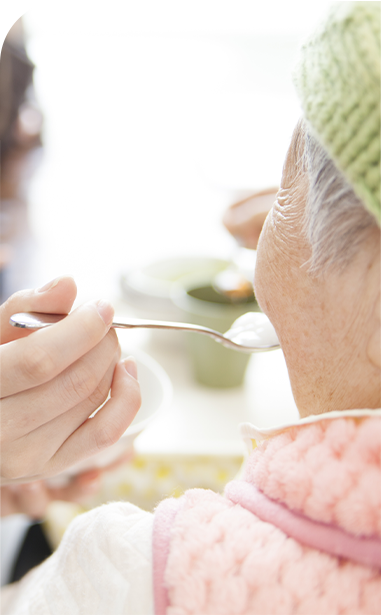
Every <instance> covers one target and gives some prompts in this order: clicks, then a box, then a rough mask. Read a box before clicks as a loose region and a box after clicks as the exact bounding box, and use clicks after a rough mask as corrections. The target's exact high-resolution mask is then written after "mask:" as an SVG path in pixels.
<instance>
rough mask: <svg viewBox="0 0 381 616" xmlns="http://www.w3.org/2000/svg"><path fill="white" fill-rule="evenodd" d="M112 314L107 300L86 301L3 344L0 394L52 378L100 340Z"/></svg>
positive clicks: (109, 323)
mask: <svg viewBox="0 0 381 616" xmlns="http://www.w3.org/2000/svg"><path fill="white" fill-rule="evenodd" d="M113 316H114V310H113V308H112V306H111V305H110V304H108V303H107V302H103V301H98V302H88V303H87V304H84V305H82V306H79V308H77V309H76V310H74V311H73V312H72V313H71V314H69V315H68V316H67V317H66V318H65V319H63V320H62V321H60V322H59V323H56V324H54V325H52V326H50V327H48V328H46V329H42V330H38V331H35V332H33V334H32V335H30V336H28V337H27V338H23V339H20V340H14V341H12V342H9V343H8V344H7V345H2V346H1V347H0V361H1V366H2V368H3V369H2V383H1V386H2V389H1V397H5V396H9V395H13V394H15V393H17V392H20V391H24V390H26V389H31V388H33V387H36V386H38V385H41V384H43V383H46V382H48V381H50V380H52V379H53V378H54V377H56V376H57V375H58V374H60V373H61V372H63V370H65V369H66V368H67V367H68V366H69V365H70V364H72V363H74V362H75V361H76V360H77V359H78V358H80V357H81V356H82V355H84V354H85V353H87V352H88V351H89V350H90V349H92V348H93V347H94V346H95V345H96V344H97V343H99V342H100V340H102V338H103V337H104V336H105V334H106V333H107V331H108V330H109V328H110V325H111V323H112V319H113Z"/></svg>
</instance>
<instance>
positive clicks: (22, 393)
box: [0, 278, 140, 485]
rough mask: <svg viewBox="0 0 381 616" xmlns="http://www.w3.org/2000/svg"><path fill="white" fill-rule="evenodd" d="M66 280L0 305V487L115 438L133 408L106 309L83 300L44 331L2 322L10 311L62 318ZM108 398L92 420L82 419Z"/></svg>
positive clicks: (71, 290) (132, 381)
mask: <svg viewBox="0 0 381 616" xmlns="http://www.w3.org/2000/svg"><path fill="white" fill-rule="evenodd" d="M75 297H76V286H75V283H74V281H73V280H72V279H71V278H60V279H56V280H55V281H53V283H51V284H50V285H47V286H46V288H42V289H40V290H37V291H30V290H28V291H21V292H19V293H16V294H15V295H13V296H12V297H11V298H10V299H9V300H8V301H7V302H6V303H5V304H3V305H2V306H1V308H0V332H1V346H0V361H1V407H2V410H1V467H0V476H1V484H2V485H6V484H10V483H26V482H29V481H36V480H39V479H43V478H46V477H50V476H53V475H56V474H57V473H60V472H61V471H63V470H64V469H65V468H67V467H69V466H72V465H73V464H75V463H76V462H78V461H79V460H82V459H84V458H87V457H89V456H91V455H93V454H95V453H97V452H98V451H100V450H102V449H104V448H105V447H108V446H109V445H111V444H113V443H114V442H115V441H117V440H118V439H119V437H120V436H121V435H122V434H123V432H124V431H125V430H126V428H127V427H128V426H129V424H130V423H131V421H132V420H133V418H134V417H135V415H136V413H137V411H138V409H139V407H140V388H139V384H138V382H137V380H136V377H137V373H136V364H135V362H134V360H133V359H132V358H129V359H127V360H125V361H123V362H120V361H119V358H120V348H119V344H118V340H117V337H116V334H115V332H114V330H110V325H111V323H112V319H113V309H112V307H111V306H110V305H109V304H107V303H106V302H89V303H87V304H84V305H82V306H80V307H79V308H77V309H76V310H74V311H73V312H72V313H71V314H70V315H69V316H68V317H67V318H66V319H64V320H63V321H60V322H59V323H56V324H55V325H52V326H51V327H49V328H46V329H43V330H39V331H35V332H32V333H30V332H26V331H25V330H22V329H17V328H14V327H12V326H11V325H9V318H10V316H11V315H12V314H14V313H15V312H30V311H36V312H53V313H68V312H69V311H70V308H71V306H72V304H73V302H74V299H75ZM110 387H111V398H110V399H109V400H108V401H107V402H106V404H105V405H104V406H103V408H102V409H101V411H100V412H98V413H97V414H96V415H95V417H93V418H91V419H89V416H90V415H91V414H92V413H93V412H94V411H95V410H96V409H97V408H98V407H99V406H100V405H101V404H102V403H103V402H104V401H105V400H106V398H107V394H108V392H109V390H110Z"/></svg>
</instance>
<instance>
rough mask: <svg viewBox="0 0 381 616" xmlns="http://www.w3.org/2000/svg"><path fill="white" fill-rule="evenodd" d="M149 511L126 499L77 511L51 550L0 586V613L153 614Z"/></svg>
mask: <svg viewBox="0 0 381 616" xmlns="http://www.w3.org/2000/svg"><path fill="white" fill-rule="evenodd" d="M152 525H153V514H151V513H148V512H146V511H142V510H141V509H139V508H138V507H136V506H135V505H131V504H130V503H111V504H108V505H102V506H101V507H98V508H96V509H93V510H92V511H89V512H88V513H84V514H82V515H80V516H78V517H77V518H76V519H75V520H74V521H73V522H72V523H71V524H70V526H69V528H68V529H67V531H66V533H65V536H64V538H63V540H62V542H61V544H60V545H59V547H58V549H57V550H56V551H55V552H54V554H53V555H52V556H51V557H50V558H48V559H47V560H46V561H45V562H44V563H42V565H40V566H38V567H36V568H35V569H32V571H30V572H29V573H28V574H27V575H26V576H25V577H24V578H23V579H22V580H21V581H20V582H17V583H15V584H11V585H10V586H6V587H4V588H3V589H2V592H1V613H2V614H153V613H154V605H153V586H152Z"/></svg>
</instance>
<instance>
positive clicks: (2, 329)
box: [0, 276, 77, 344]
mask: <svg viewBox="0 0 381 616" xmlns="http://www.w3.org/2000/svg"><path fill="white" fill-rule="evenodd" d="M76 296H77V286H76V284H75V282H74V280H73V278H71V277H70V276H61V277H59V278H55V279H54V280H52V281H51V282H49V283H48V284H46V285H44V286H43V287H41V288H40V289H27V290H25V291H18V292H17V293H15V294H14V295H11V297H10V298H9V299H8V300H7V301H6V302H5V303H4V304H2V306H0V344H5V343H6V342H10V340H16V339H17V338H22V337H24V336H27V335H29V334H30V333H31V332H30V331H28V330H24V329H20V328H17V327H13V326H12V325H10V324H9V319H10V317H11V316H12V315H13V314H15V313H17V312H51V313H54V314H60V313H62V314H67V313H68V312H70V310H71V307H72V305H73V303H74V300H75V298H76Z"/></svg>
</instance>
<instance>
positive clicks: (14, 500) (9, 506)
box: [1, 481, 51, 520]
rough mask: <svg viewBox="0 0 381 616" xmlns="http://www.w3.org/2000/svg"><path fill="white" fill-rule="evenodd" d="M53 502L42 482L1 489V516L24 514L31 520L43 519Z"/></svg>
mask: <svg viewBox="0 0 381 616" xmlns="http://www.w3.org/2000/svg"><path fill="white" fill-rule="evenodd" d="M50 501H51V498H50V495H49V492H48V489H47V487H46V486H45V484H44V483H43V482H42V481H38V482H33V483H27V484H20V485H12V486H5V487H2V488H1V515H2V516H6V515H12V514H15V513H24V514H26V515H28V516H29V517H30V518H32V519H35V520H38V519H40V518H42V517H43V516H44V515H45V513H46V509H47V507H48V505H49V503H50Z"/></svg>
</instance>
